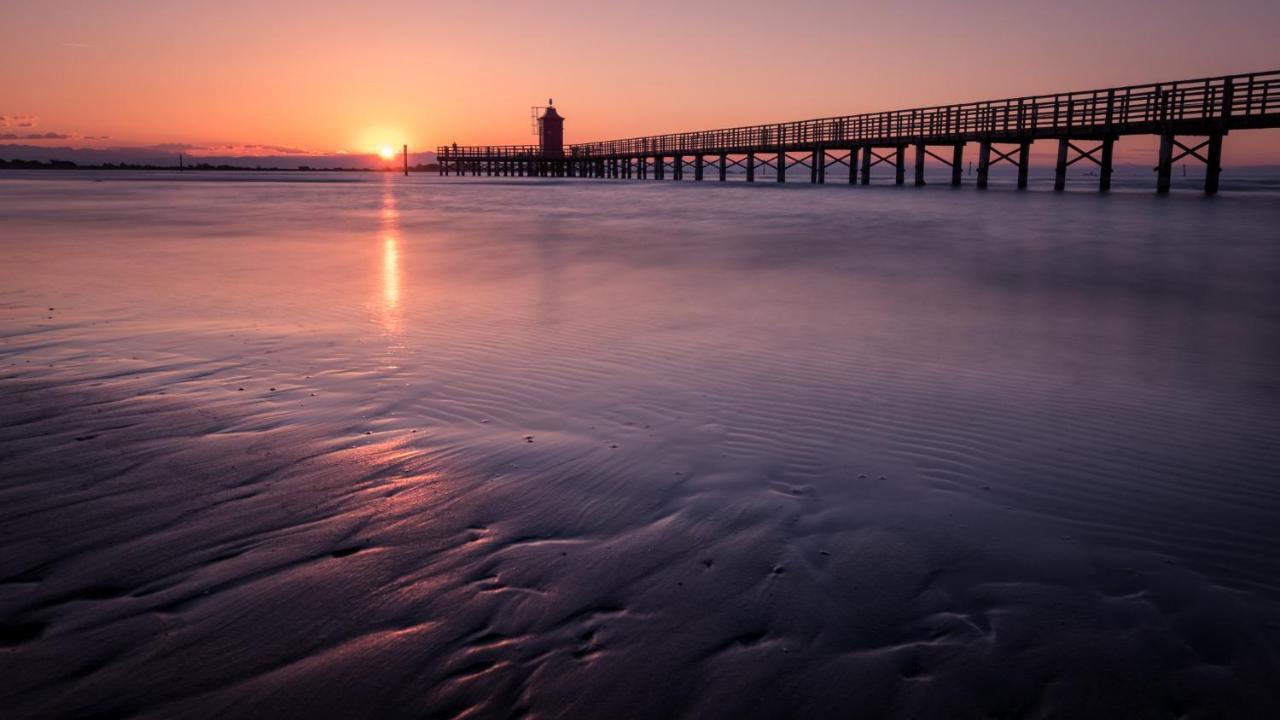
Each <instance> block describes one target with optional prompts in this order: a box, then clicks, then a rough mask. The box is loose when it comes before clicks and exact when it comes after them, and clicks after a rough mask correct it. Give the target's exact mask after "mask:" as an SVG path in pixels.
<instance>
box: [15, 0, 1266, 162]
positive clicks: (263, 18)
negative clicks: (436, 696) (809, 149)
mask: <svg viewBox="0 0 1280 720" xmlns="http://www.w3.org/2000/svg"><path fill="white" fill-rule="evenodd" d="M0 2H2V3H3V12H2V13H0V17H3V22H0V143H13V142H21V143H24V144H28V145H35V146H40V145H45V146H48V145H58V146H74V147H95V148H106V147H122V146H126V147H127V146H162V147H164V148H170V149H176V148H183V147H185V148H188V152H189V153H191V154H195V155H199V154H201V153H205V154H210V155H214V154H216V155H236V154H240V155H257V154H263V155H271V154H290V155H297V154H327V153H350V154H361V153H365V154H367V153H374V152H377V151H378V150H379V149H380V148H382V147H384V146H391V147H396V148H398V147H399V146H400V145H402V144H408V145H409V146H410V148H411V150H426V149H431V148H434V147H435V146H437V145H442V144H448V143H452V142H457V143H459V144H505V143H521V144H523V143H534V142H536V138H534V137H533V135H532V131H531V128H530V121H529V109H530V106H534V105H541V104H544V103H545V101H546V100H547V99H548V98H555V100H556V105H557V107H558V108H559V109H560V111H561V113H562V114H563V115H565V116H566V117H567V118H568V119H567V122H566V125H565V128H566V130H565V132H566V140H567V141H568V142H585V141H589V140H602V139H609V138H616V137H630V136H636V135H647V134H655V133H662V132H677V131H685V130H698V129H709V128H715V127H726V126H736V125H747V124H754V123H764V122H778V121H786V120H800V119H805V118H811V117H824V116H831V115H844V114H851V113H858V112H868V111H877V110H892V109H897V108H905V107H916V106H921V105H934V104H943V103H951V102H963V101H971V100H984V99H995V98H1000V97H1007V96H1019V95H1028V94H1035V93H1044V92H1049V93H1052V92H1060V91H1068V90H1084V89H1092V88H1095V87H1105V86H1108V85H1125V84H1134V83H1143V82H1157V81H1167V80H1177V79H1183V78H1191V77H1200V76H1206V75H1222V74H1229V73H1237V72H1251V71H1261V70H1275V69H1280V45H1277V43H1276V37H1277V35H1278V34H1280V2H1277V1H1276V0H1216V1H1214V2H1192V1H1190V0H1165V1H1163V2H1156V1H1148V0H1078V1H1076V2H1058V3H1046V2H1035V1H1034V0H1021V1H1014V0H966V1H965V2H960V1H959V0H918V1H916V2H883V0H877V1H875V2H862V1H861V0H843V1H836V0H790V1H789V2H778V1H777V0H773V1H771V2H761V1H757V0H736V1H734V2H728V1H723V0H697V1H693V0H683V1H681V2H671V1H667V0H651V1H649V2H613V1H611V0H543V1H538V0H520V1H519V2H496V1H494V0H466V1H463V2H455V1H453V0H449V1H444V0H403V1H396V0H387V1H382V2H379V1H375V0H368V1H365V2H361V3H351V2H345V1H343V2H331V1H326V0H309V1H307V2H293V1H280V2H270V1H268V0H255V1H252V2H244V1H241V0H219V1H216V2H215V1H209V2H204V1H197V0H188V1H183V2H174V1H173V0H168V1H165V2H160V1H153V0H92V1H72V0H33V1H28V0H0ZM33 136H35V137H33ZM1041 145H1044V146H1045V147H1043V148H1041V147H1037V148H1036V149H1037V151H1039V152H1042V153H1047V152H1049V150H1048V144H1047V143H1041ZM1126 151H1129V152H1130V153H1131V157H1137V154H1138V153H1142V152H1148V151H1149V143H1145V142H1142V141H1133V142H1130V141H1122V142H1121V143H1120V146H1119V155H1118V159H1119V160H1121V161H1124V160H1125V159H1126V154H1125V153H1126ZM1224 159H1225V161H1226V162H1227V163H1228V164H1230V163H1236V164H1264V163H1280V132H1277V131H1250V132H1239V133H1233V134H1232V135H1231V137H1229V138H1228V140H1227V142H1226V144H1225V149H1224Z"/></svg>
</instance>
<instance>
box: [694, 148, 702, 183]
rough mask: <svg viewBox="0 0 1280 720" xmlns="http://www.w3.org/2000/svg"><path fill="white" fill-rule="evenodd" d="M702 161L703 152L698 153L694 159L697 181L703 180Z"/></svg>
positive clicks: (695, 178)
mask: <svg viewBox="0 0 1280 720" xmlns="http://www.w3.org/2000/svg"><path fill="white" fill-rule="evenodd" d="M702 163H703V159H702V153H698V154H697V155H696V156H694V159H693V179H694V180H696V181H701V180H702Z"/></svg>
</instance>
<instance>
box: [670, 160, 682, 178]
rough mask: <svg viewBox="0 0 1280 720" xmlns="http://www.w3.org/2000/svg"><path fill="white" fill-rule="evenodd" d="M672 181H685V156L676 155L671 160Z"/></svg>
mask: <svg viewBox="0 0 1280 720" xmlns="http://www.w3.org/2000/svg"><path fill="white" fill-rule="evenodd" d="M671 179H672V180H683V179H684V156H683V155H676V156H675V157H673V158H672V159H671Z"/></svg>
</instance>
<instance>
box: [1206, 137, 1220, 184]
mask: <svg viewBox="0 0 1280 720" xmlns="http://www.w3.org/2000/svg"><path fill="white" fill-rule="evenodd" d="M1205 160H1207V162H1206V163H1205V167H1204V194H1205V195H1213V194H1214V193H1216V192H1218V179H1219V177H1220V176H1221V175H1222V133H1213V134H1212V135H1210V136H1209V152H1208V154H1207V155H1206V156H1205Z"/></svg>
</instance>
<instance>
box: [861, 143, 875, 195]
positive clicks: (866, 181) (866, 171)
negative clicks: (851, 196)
mask: <svg viewBox="0 0 1280 720" xmlns="http://www.w3.org/2000/svg"><path fill="white" fill-rule="evenodd" d="M874 154H875V153H873V152H871V146H870V145H868V146H866V147H864V148H862V184H863V185H870V184H871V156H872V155H874Z"/></svg>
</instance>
